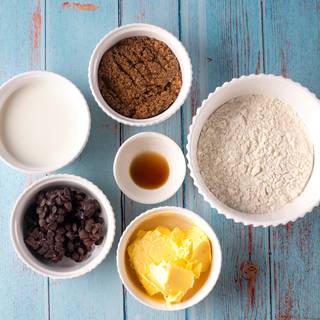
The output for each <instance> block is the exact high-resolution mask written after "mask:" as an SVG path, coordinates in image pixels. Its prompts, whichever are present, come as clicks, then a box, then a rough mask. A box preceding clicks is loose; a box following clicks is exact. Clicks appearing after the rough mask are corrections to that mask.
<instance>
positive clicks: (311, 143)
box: [187, 74, 320, 227]
mask: <svg viewBox="0 0 320 320" xmlns="http://www.w3.org/2000/svg"><path fill="white" fill-rule="evenodd" d="M319 123H320V101H319V100H318V99H317V98H316V96H315V95H314V94H312V93H311V92H310V91H309V90H308V89H306V88H304V87H303V86H301V85H300V84H299V83H296V82H293V81H292V80H289V79H285V78H283V77H280V76H274V75H265V74H260V75H250V76H243V77H240V78H238V79H233V80H232V81H230V82H227V83H225V84H223V85H222V86H221V87H218V88H217V89H216V90H215V91H214V92H213V93H211V94H210V95H209V96H208V98H207V99H206V100H204V101H203V103H202V105H201V107H200V108H199V109H198V111H197V114H196V116H195V117H194V118H193V123H192V125H191V126H190V132H189V136H188V145H187V151H188V154H187V159H188V167H189V169H190V171H191V176H192V178H193V180H194V184H195V185H196V187H197V188H198V191H199V193H200V194H201V195H202V196H203V197H204V199H205V200H206V201H208V202H209V203H210V205H211V206H212V207H213V208H215V209H216V210H217V212H218V213H221V214H224V215H225V216H226V217H227V218H229V219H233V220H234V221H235V222H241V223H243V224H245V225H253V226H264V227H267V226H277V225H279V224H286V223H288V222H289V221H295V220H296V219H297V218H299V217H302V216H304V215H305V214H306V213H307V212H309V211H311V210H312V209H313V208H314V207H315V206H317V205H318V204H319V202H320V193H319V192H318V189H319V181H320V160H319V159H320V139H319V137H320V125H319Z"/></svg>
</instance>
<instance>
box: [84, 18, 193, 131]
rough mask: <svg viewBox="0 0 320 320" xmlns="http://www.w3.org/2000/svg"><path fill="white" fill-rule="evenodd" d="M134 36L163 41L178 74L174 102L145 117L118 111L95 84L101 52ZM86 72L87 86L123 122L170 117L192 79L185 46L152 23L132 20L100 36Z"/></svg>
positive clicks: (134, 123) (132, 123)
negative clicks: (171, 56) (178, 86)
mask: <svg viewBox="0 0 320 320" xmlns="http://www.w3.org/2000/svg"><path fill="white" fill-rule="evenodd" d="M137 36H146V37H150V38H154V39H157V40H160V41H162V42H164V43H165V44H166V45H167V46H168V47H169V48H170V49H171V50H172V52H173V53H174V54H175V56H176V57H177V59H178V61H179V65H180V70H181V76H182V86H181V89H180V92H179V95H178V97H177V99H176V100H175V101H174V103H173V104H172V105H171V106H170V107H169V108H168V109H167V110H165V111H164V112H162V113H160V114H158V115H157V116H155V117H152V118H148V119H132V118H128V117H125V116H123V115H121V114H119V113H118V112H116V111H115V110H113V109H112V108H111V107H110V106H109V105H108V104H107V102H106V101H105V100H104V99H103V97H102V95H101V93H100V90H99V86H98V68H99V64H100V60H101V57H102V56H103V54H104V53H105V52H106V51H107V50H108V49H110V48H111V47H113V46H114V45H115V44H116V43H118V42H119V41H120V40H123V39H126V38H130V37H137ZM88 76H89V84H90V89H91V92H92V94H93V96H94V98H95V100H96V102H97V103H98V105H99V107H100V108H101V109H102V110H103V111H104V112H105V113H106V114H107V115H108V116H109V117H111V118H112V119H114V120H116V121H118V122H121V123H123V124H126V125H130V126H142V127H144V126H150V125H154V124H157V123H160V122H162V121H164V120H166V119H168V118H169V117H171V116H172V115H173V114H174V113H176V112H177V111H178V110H179V109H180V107H181V106H182V105H183V103H184V101H185V100H186V98H187V96H188V93H189V91H190V87H191V82H192V66H191V60H190V58H189V55H188V52H187V50H186V49H185V48H184V46H183V44H182V43H181V42H180V41H179V40H178V39H177V38H176V37H175V36H174V35H173V34H171V33H170V32H168V31H167V30H164V29H162V28H160V27H158V26H154V25H152V24H146V23H133V24H127V25H124V26H122V27H120V28H116V29H114V30H112V31H111V32H110V33H108V34H107V35H106V36H104V37H103V38H102V39H101V40H100V42H99V43H98V44H97V46H96V48H95V49H94V50H93V53H92V56H91V59H90V63H89V74H88Z"/></svg>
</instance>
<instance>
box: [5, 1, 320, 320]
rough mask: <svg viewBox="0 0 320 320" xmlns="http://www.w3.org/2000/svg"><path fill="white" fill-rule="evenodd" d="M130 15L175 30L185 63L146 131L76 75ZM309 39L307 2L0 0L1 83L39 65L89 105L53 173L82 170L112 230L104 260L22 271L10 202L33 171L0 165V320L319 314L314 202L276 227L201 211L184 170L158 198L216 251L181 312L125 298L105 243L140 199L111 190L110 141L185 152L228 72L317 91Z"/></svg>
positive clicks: (312, 22)
mask: <svg viewBox="0 0 320 320" xmlns="http://www.w3.org/2000/svg"><path fill="white" fill-rule="evenodd" d="M132 22H148V23H153V24H156V25H159V26H162V27H164V28H166V29H167V30H169V31H171V32H172V33H173V34H175V35H176V36H177V37H180V39H181V40H182V42H183V43H184V45H185V46H186V48H187V49H188V51H189V53H190V56H191V59H192V63H193V71H194V81H193V87H192V91H191V94H190V96H189V98H188V100H187V101H186V103H185V105H184V106H183V107H182V108H181V111H179V112H178V113H177V114H176V115H174V116H173V117H172V118H171V119H169V120H168V121H166V122H164V123H163V124H160V125H156V126H154V127H151V128H145V129H139V128H132V127H127V126H120V125H118V124H117V123H116V122H114V121H113V120H111V119H109V118H108V117H107V116H106V115H105V114H104V113H103V112H102V111H101V110H100V109H99V108H98V106H97V105H96V103H95V102H94V99H93V98H92V96H91V93H90V90H89V86H88V81H87V67H88V60H89V57H90V54H91V52H92V50H93V48H94V46H95V44H96V43H97V41H98V40H99V39H100V38H101V37H102V36H103V35H104V34H106V33H107V32H108V31H110V30H112V29H113V28H115V27H116V26H118V25H119V24H127V23H132ZM319 39H320V3H319V1H317V0H310V1H309V0H308V1H302V0H295V1H276V0H254V1H251V0H250V1H249V0H239V1H232V0H227V1H221V0H200V1H196V0H189V1H187V0H180V1H178V0H164V1H154V0H116V1H111V0H92V2H91V3H89V1H76V2H72V1H69V2H64V1H62V0H61V1H60V0H24V1H18V0H4V1H2V2H1V17H0V40H1V44H2V47H1V51H0V52H1V53H0V58H1V59H0V81H1V83H2V82H4V81H5V80H7V79H8V78H9V77H11V76H12V75H14V74H16V73H19V72H23V71H27V70H30V69H45V68H46V69H48V70H51V71H55V72H58V73H61V74H63V75H65V76H66V77H68V78H69V79H71V80H72V81H73V82H74V83H75V84H76V85H78V86H79V88H80V89H81V90H82V92H83V93H84V94H85V96H86V98H87V101H88V103H89V106H90V110H91V115H92V131H91V136H90V139H89V142H88V145H87V147H86V149H85V150H84V152H83V153H82V155H81V156H80V158H79V159H77V160H76V161H75V162H74V163H73V164H71V165H70V166H68V167H67V168H65V169H63V170H62V172H68V173H74V174H78V175H81V176H84V177H85V178H88V179H90V180H92V181H93V182H95V183H96V184H97V185H98V186H99V187H100V188H102V189H103V191H104V192H105V193H106V194H107V196H108V198H109V199H110V201H111V204H112V206H113V207H114V211H115V215H116V219H117V235H116V239H115V245H114V246H113V249H112V252H111V253H110V255H109V256H108V257H107V258H106V260H105V261H104V262H103V263H102V264H101V265H100V266H99V267H98V268H97V269H96V270H94V271H92V272H91V273H90V274H88V275H85V276H83V277H81V278H79V279H74V280H68V281H49V280H48V279H47V278H43V277H40V276H38V275H36V274H34V273H33V272H31V271H29V270H28V269H27V268H26V267H25V266H23V264H22V263H21V262H20V260H19V259H18V258H17V256H16V255H15V253H14V251H13V248H12V246H11V243H10V239H9V228H8V226H9V216H10V211H11V209H12V207H13V205H14V202H15V199H16V198H17V196H18V195H19V193H21V191H22V190H23V189H24V188H25V187H26V186H27V185H28V184H29V183H30V182H31V181H32V180H34V179H37V177H34V176H33V177H31V176H27V175H25V174H22V173H18V172H15V171H14V170H12V169H10V168H8V167H7V166H5V165H4V164H2V163H0V194H1V196H0V208H1V209H0V234H1V235H2V240H1V242H0V251H1V253H2V258H1V262H0V315H1V316H0V319H10V320H11V319H27V320H29V319H30V320H38V319H39V320H40V319H57V320H59V319H70V320H73V319H75V320H82V319H83V320H87V319H111V320H113V319H123V318H126V319H143V320H144V319H148V320H149V319H215V320H216V319H217V320H222V319H241V320H242V319H258V320H260V319H277V320H289V319H295V320H297V319H300V320H306V319H310V320H311V319H312V320H314V319H320V307H319V299H320V294H319V292H320V290H319V283H320V276H319V270H320V249H319V245H318V244H319V240H320V227H319V223H320V222H319V219H317V214H319V212H318V211H319V210H318V209H316V210H314V212H313V213H312V214H309V215H307V216H306V217H305V218H304V219H300V220H299V221H297V222H296V223H294V224H288V225H287V226H283V227H279V228H270V229H262V228H257V229H253V228H249V227H244V226H242V225H238V224H234V223H233V222H232V221H228V220H226V219H225V218H224V217H223V216H220V215H217V214H216V212H215V210H213V209H210V208H209V206H208V204H206V203H205V202H204V201H203V199H202V197H201V196H199V195H198V193H197V190H196V189H195V188H194V187H193V184H192V181H191V179H190V177H189V176H188V177H187V178H186V180H185V183H184V185H183V188H182V189H181V190H180V191H179V192H178V193H177V194H176V195H175V196H174V197H172V198H171V199H169V200H168V201H167V202H165V203H164V204H173V205H179V206H181V205H184V206H186V207H187V208H190V209H193V210H194V211H196V212H198V213H199V214H200V215H201V216H203V217H204V218H205V219H206V220H207V221H208V222H210V223H211V224H212V225H213V227H214V229H215V230H216V232H217V235H218V237H219V238H220V240H221V245H222V249H223V259H224V260H223V268H222V273H221V277H220V279H219V281H218V283H217V286H216V288H215V289H214V291H213V292H212V293H211V294H210V295H209V297H208V298H207V299H205V300H204V301H203V302H202V303H200V304H199V305H197V306H195V307H193V308H190V309H189V310H186V311H182V312H173V313H168V312H166V313H164V312H157V311H153V310H151V309H149V308H147V307H145V306H143V305H141V304H140V303H138V302H137V301H135V300H134V298H133V297H131V296H130V294H129V293H127V292H126V290H124V289H123V287H122V286H121V282H120V280H119V277H118V275H117V272H116V264H115V250H116V244H117V242H118V240H119V236H120V233H121V229H123V228H124V227H125V226H126V225H127V224H128V223H129V222H130V221H131V220H132V219H133V218H134V217H135V216H136V215H138V214H139V213H141V212H142V211H145V210H146V209H148V208H150V207H151V206H146V205H140V204H137V203H135V202H133V201H131V200H129V199H128V198H126V197H124V196H123V195H121V193H120V191H119V190H118V188H117V187H116V184H115V181H114V179H113V175H112V164H113V159H114V156H115V153H116V151H117V148H118V147H119V145H120V144H121V143H122V142H123V141H124V140H125V139H127V138H128V137H130V136H132V135H133V134H135V133H137V132H140V131H149V130H150V131H151V130H152V131H159V132H163V133H165V134H167V135H168V136H170V137H171V138H173V139H174V140H175V141H176V142H177V143H178V144H179V145H181V147H182V148H183V149H184V150H185V145H186V142H187V139H186V138H187V133H188V128H189V125H190V123H191V118H192V116H193V114H194V113H195V111H196V108H197V107H198V106H199V105H200V104H201V101H202V100H203V99H204V98H206V96H207V94H208V93H209V92H210V91H213V90H214V89H215V88H216V87H217V86H219V85H221V84H222V83H223V82H225V81H228V80H230V79H231V78H232V77H237V76H240V75H242V74H249V73H255V72H266V73H275V74H283V75H285V76H288V77H290V78H293V79H294V80H296V81H299V82H301V83H302V84H304V85H306V86H308V87H309V88H310V89H311V90H312V91H314V92H315V93H316V94H317V95H318V96H319V95H320V91H319V83H320V75H319V72H318V70H319V68H320V59H319V56H318V52H319V49H320V40H319ZM250 267H251V268H252V269H250Z"/></svg>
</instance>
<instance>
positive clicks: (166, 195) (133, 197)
mask: <svg viewBox="0 0 320 320" xmlns="http://www.w3.org/2000/svg"><path fill="white" fill-rule="evenodd" d="M145 136H147V137H150V136H152V137H154V138H155V139H164V140H166V141H167V142H168V143H171V144H172V145H174V146H175V148H176V149H177V152H179V154H180V155H181V159H183V162H184V164H183V172H184V174H183V175H181V182H180V181H179V183H177V185H176V188H174V189H172V191H171V192H167V193H164V195H163V196H162V197H161V199H160V200H156V201H150V200H148V199H142V198H140V197H137V196H136V195H135V194H133V193H132V192H130V191H129V190H128V189H127V188H126V186H125V185H124V184H122V183H121V182H120V181H119V175H118V162H119V157H120V156H121V154H122V152H123V149H124V148H125V147H126V146H127V145H128V144H130V143H132V142H133V141H135V140H137V139H140V138H143V137H145ZM186 172H187V164H186V159H185V156H184V153H183V151H182V150H181V148H180V146H179V145H178V144H177V143H176V142H175V141H174V140H172V139H171V138H170V137H168V136H167V135H165V134H162V133H159V132H153V131H146V132H139V133H137V134H135V135H133V136H131V137H130V138H128V139H127V140H126V141H125V142H124V143H123V144H122V145H121V146H120V148H119V149H118V151H117V153H116V156H115V158H114V161H113V176H114V179H115V181H116V183H117V186H118V187H119V189H120V190H121V191H122V192H123V193H124V194H125V195H126V196H127V197H128V198H130V199H131V200H133V201H136V202H139V203H142V204H157V203H160V202H163V201H165V200H168V199H170V198H171V197H172V196H174V195H175V194H176V193H177V192H178V190H179V189H180V187H181V185H182V184H183V181H184V179H185V177H186ZM155 190H156V189H155Z"/></svg>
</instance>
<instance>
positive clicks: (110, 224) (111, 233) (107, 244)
mask: <svg viewBox="0 0 320 320" xmlns="http://www.w3.org/2000/svg"><path fill="white" fill-rule="evenodd" d="M59 180H68V181H70V182H73V183H75V184H77V185H78V186H79V187H80V186H81V187H85V186H86V187H87V188H88V189H89V190H90V192H92V193H95V194H96V193H98V194H99V198H100V199H102V200H103V202H104V204H103V206H104V207H105V208H106V210H105V211H106V218H107V221H106V224H107V232H106V240H105V241H104V244H103V246H102V247H101V251H100V253H99V254H98V255H97V256H96V257H94V258H93V259H92V260H91V261H90V262H89V263H87V264H84V265H82V266H81V267H80V268H78V269H76V270H72V271H62V272H57V271H53V270H48V269H47V268H46V267H43V266H41V267H39V265H38V263H37V262H38V260H37V259H35V261H37V262H36V263H34V264H31V263H29V261H27V259H26V258H25V256H24V255H23V254H22V252H21V251H24V249H23V248H21V247H20V245H19V244H20V241H19V240H18V237H17V235H16V228H15V220H16V218H17V214H18V213H17V206H18V204H19V203H20V201H21V200H22V199H23V198H24V197H26V196H28V195H29V196H31V195H32V193H33V190H34V188H36V187H38V186H39V185H41V184H44V185H43V186H42V187H43V188H44V189H45V188H46V187H49V186H50V185H51V182H55V181H59ZM115 229H116V225H115V217H114V211H113V208H112V206H111V204H110V202H109V200H108V198H107V197H106V195H105V194H104V192H103V191H102V190H101V189H100V188H99V187H97V186H96V185H95V184H94V183H93V182H91V181H89V180H87V179H85V178H82V177H80V176H77V175H72V174H56V175H50V176H46V177H43V178H41V179H39V180H36V181H34V182H33V183H32V184H30V186H28V187H27V188H26V189H25V190H24V191H23V192H22V193H21V194H20V195H19V197H18V198H17V200H16V202H15V204H14V207H13V209H12V212H11V216H10V239H11V244H12V245H13V248H14V250H15V252H16V254H17V256H18V257H19V258H20V260H21V261H22V262H23V263H24V264H25V265H26V266H27V267H28V268H30V269H31V270H33V271H34V272H36V273H37V274H40V275H42V276H46V277H49V278H51V279H71V278H76V277H79V276H82V275H84V274H86V273H88V272H90V271H92V270H93V269H94V268H96V267H97V266H98V265H99V264H100V263H101V262H102V261H103V260H104V259H105V257H106V256H107V254H108V253H109V252H110V250H111V248H112V244H113V241H114V237H115Z"/></svg>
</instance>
